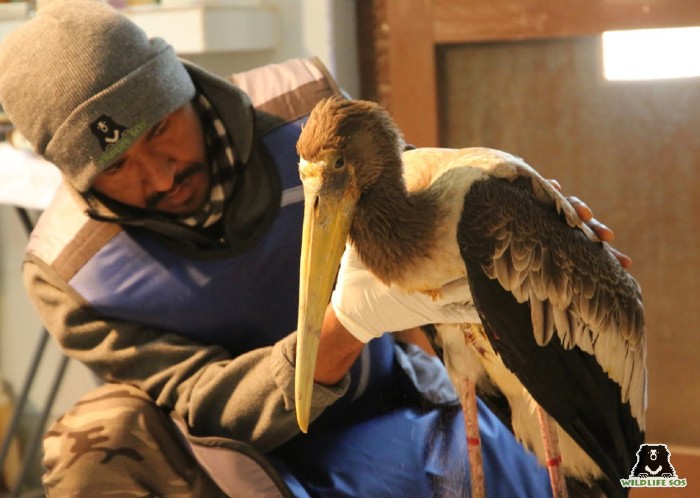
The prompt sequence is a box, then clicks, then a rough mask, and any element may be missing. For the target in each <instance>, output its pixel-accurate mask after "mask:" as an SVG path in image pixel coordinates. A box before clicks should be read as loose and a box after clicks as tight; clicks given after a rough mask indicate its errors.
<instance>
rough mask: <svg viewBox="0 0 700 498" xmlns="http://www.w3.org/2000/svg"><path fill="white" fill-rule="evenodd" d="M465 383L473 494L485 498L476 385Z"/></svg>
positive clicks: (468, 447)
mask: <svg viewBox="0 0 700 498" xmlns="http://www.w3.org/2000/svg"><path fill="white" fill-rule="evenodd" d="M464 385H465V388H464V395H463V396H464V398H463V399H462V400H461V401H462V410H463V411H464V425H465V427H466V431H467V451H468V453H469V467H470V469H471V482H472V494H471V496H472V497H473V498H485V497H486V487H485V486H484V464H483V461H482V459H481V437H480V436H479V420H478V418H477V410H476V386H475V384H474V382H473V381H471V380H465V381H464Z"/></svg>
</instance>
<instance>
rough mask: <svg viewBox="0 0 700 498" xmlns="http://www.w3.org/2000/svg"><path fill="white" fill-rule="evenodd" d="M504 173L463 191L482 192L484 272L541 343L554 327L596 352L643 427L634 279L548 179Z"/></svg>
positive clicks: (641, 348)
mask: <svg viewBox="0 0 700 498" xmlns="http://www.w3.org/2000/svg"><path fill="white" fill-rule="evenodd" d="M509 171H510V173H509V175H503V176H502V178H501V179H497V178H495V177H498V176H499V175H498V174H494V173H497V170H495V171H492V174H491V176H490V177H489V178H487V179H485V180H482V181H479V182H476V183H475V184H474V185H472V187H471V189H470V192H469V194H468V195H469V196H472V195H481V196H484V211H487V212H488V214H486V213H481V215H480V216H479V218H480V222H481V223H482V224H481V226H480V228H479V231H480V232H481V237H483V238H484V240H485V241H486V242H484V243H483V244H482V245H483V247H482V248H481V250H486V251H487V252H488V253H489V254H488V255H487V254H483V253H482V256H481V257H480V258H479V259H480V261H481V262H482V267H483V269H484V271H485V273H486V274H487V275H488V276H489V277H490V278H492V279H497V280H498V282H499V283H500V284H501V285H502V286H503V287H504V288H505V289H506V290H509V291H510V292H512V294H513V295H514V296H515V298H516V299H517V300H518V302H520V303H524V302H528V303H529V305H530V312H531V318H532V323H533V331H534V335H535V339H536V341H537V343H538V344H539V345H545V344H547V343H548V342H549V340H550V339H551V338H552V335H553V334H554V333H555V332H556V333H557V334H558V336H559V338H560V340H561V343H562V345H563V346H564V347H565V348H567V349H570V348H572V347H574V346H576V347H579V348H580V349H582V350H584V351H586V352H588V353H590V354H592V355H595V357H596V360H597V362H598V363H599V364H600V365H601V367H602V368H603V369H604V370H605V371H606V373H607V374H608V375H609V376H610V378H611V379H612V380H614V381H615V382H616V383H617V384H619V385H620V387H621V391H622V397H623V399H622V401H623V402H627V401H629V403H630V406H631V409H632V414H633V416H634V417H635V418H636V419H637V420H638V422H639V423H640V427H641V428H642V429H643V428H644V411H645V404H646V400H645V397H646V367H645V363H646V341H645V333H646V332H645V323H644V312H643V307H642V298H641V291H640V288H639V286H638V284H637V282H636V281H635V280H634V279H633V278H632V277H631V276H630V275H629V274H628V273H627V272H626V271H625V270H624V269H623V268H622V267H621V265H620V264H619V263H618V261H617V260H616V259H615V257H614V256H613V255H612V254H611V253H610V251H608V250H607V249H606V248H605V247H604V244H603V243H601V242H599V241H598V240H597V238H596V237H595V235H593V232H592V231H591V230H590V229H588V227H586V226H585V225H583V224H582V223H581V221H580V219H579V218H578V216H576V213H575V211H574V210H573V208H572V207H571V206H570V205H569V204H568V202H567V201H566V199H565V198H564V197H563V196H562V195H561V194H559V192H558V191H556V190H555V189H554V188H553V187H552V186H551V185H550V184H549V182H547V181H546V180H544V179H543V178H542V177H540V176H539V175H538V174H537V173H536V172H534V170H532V169H531V168H530V167H529V166H527V165H525V164H524V163H523V164H522V165H521V164H518V165H517V166H516V168H515V171H517V174H516V175H513V174H512V173H513V171H514V170H513V169H512V165H511V168H510V169H509ZM477 184H479V185H478V187H477ZM470 200H471V199H470ZM469 215H472V213H470V214H469ZM472 226H473V224H472ZM574 227H576V228H574ZM476 250H477V251H478V250H479V249H476Z"/></svg>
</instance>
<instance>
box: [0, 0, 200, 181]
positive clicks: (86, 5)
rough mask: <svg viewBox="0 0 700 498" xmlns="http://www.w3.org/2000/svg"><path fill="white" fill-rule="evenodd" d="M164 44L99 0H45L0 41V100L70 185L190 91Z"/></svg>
mask: <svg viewBox="0 0 700 498" xmlns="http://www.w3.org/2000/svg"><path fill="white" fill-rule="evenodd" d="M194 93H195V90H194V85H193V83H192V80H191V78H190V76H189V74H188V73H187V71H186V69H185V67H184V66H183V64H182V63H181V62H180V61H179V60H178V58H177V56H176V55H175V52H174V51H173V48H172V47H171V46H170V45H168V44H167V43H166V42H165V41H163V40H162V39H160V38H154V39H151V40H149V39H148V37H147V36H146V34H145V33H144V32H143V31H142V30H141V29H140V28H139V27H138V26H136V25H135V24H134V23H132V22H131V21H130V20H128V19H127V18H126V17H124V16H122V15H121V14H119V13H118V12H117V11H116V10H114V9H113V8H112V7H110V6H109V5H107V4H105V3H104V2H102V1H100V0H48V1H45V2H42V4H41V7H40V8H39V10H38V12H37V14H36V16H35V17H34V18H33V19H32V20H31V21H29V22H27V23H25V24H23V25H22V26H20V27H19V28H17V29H16V30H14V31H13V32H12V33H10V35H9V36H8V37H7V38H6V39H5V40H4V41H3V43H2V44H1V45H0V105H2V107H3V108H4V110H5V112H6V113H7V115H8V116H9V118H10V120H11V121H12V123H13V124H14V125H15V126H16V127H17V129H18V130H19V132H20V133H22V134H23V135H24V136H25V137H26V138H27V139H28V140H29V142H30V143H31V144H32V146H33V147H34V148H35V150H36V151H37V153H39V154H41V155H42V156H44V157H45V158H46V159H48V160H49V161H51V162H53V163H54V164H56V166H58V167H59V168H60V169H61V171H62V172H63V174H64V176H65V177H66V178H67V179H68V181H69V182H70V183H71V184H72V185H73V186H74V187H75V188H76V189H77V190H78V191H80V192H85V191H87V190H88V189H89V188H90V185H91V184H92V182H93V180H94V179H95V177H96V176H97V175H98V174H99V173H101V172H102V171H103V170H104V169H105V168H106V167H107V166H108V165H109V164H110V163H111V162H113V161H114V160H115V159H116V158H117V157H118V156H119V155H121V154H122V153H123V152H124V151H125V150H126V149H128V148H129V146H131V145H132V144H133V143H134V141H136V140H137V139H138V137H139V136H140V135H141V134H142V133H144V132H146V131H148V130H149V129H150V128H151V127H152V126H153V125H154V124H156V123H157V122H158V121H160V120H161V119H163V118H164V117H165V116H167V115H168V114H170V113H171V112H172V111H174V110H176V109H177V108H179V107H181V106H183V105H184V104H185V103H187V102H188V101H189V100H190V99H191V98H192V97H193V96H194Z"/></svg>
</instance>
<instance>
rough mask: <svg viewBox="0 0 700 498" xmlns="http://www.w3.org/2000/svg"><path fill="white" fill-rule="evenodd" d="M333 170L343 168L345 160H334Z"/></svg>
mask: <svg viewBox="0 0 700 498" xmlns="http://www.w3.org/2000/svg"><path fill="white" fill-rule="evenodd" d="M333 166H334V167H335V169H340V168H342V167H343V166H345V158H344V157H343V156H340V157H338V159H336V160H335V164H334V165H333Z"/></svg>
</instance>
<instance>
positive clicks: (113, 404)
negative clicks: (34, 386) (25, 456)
mask: <svg viewBox="0 0 700 498" xmlns="http://www.w3.org/2000/svg"><path fill="white" fill-rule="evenodd" d="M43 464H44V466H45V467H46V473H45V474H44V477H43V484H44V488H45V490H46V494H47V496H48V497H50V498H56V497H67V496H71V497H76V498H88V497H89V498H95V497H103V496H104V497H107V496H109V497H110V498H134V497H161V498H166V497H167V498H194V497H211V498H219V497H221V498H225V497H226V495H225V494H224V493H223V492H222V491H221V490H220V489H219V488H218V487H217V486H216V484H214V482H213V481H212V480H211V478H210V477H209V476H208V474H207V473H206V472H204V470H203V469H202V468H201V467H200V466H199V465H198V464H197V462H196V461H195V459H194V458H193V457H192V455H191V454H190V452H189V451H188V450H187V448H186V447H185V446H184V444H183V443H182V441H181V439H180V435H179V434H177V433H176V430H175V429H174V428H173V424H172V422H171V421H170V419H169V418H168V417H167V415H165V414H164V413H163V412H162V411H161V410H160V409H158V408H157V407H156V405H155V404H154V403H153V402H152V401H151V400H150V398H148V397H147V396H146V395H145V394H144V393H143V392H141V391H140V390H138V389H136V388H133V387H129V386H125V385H115V384H106V385H104V386H102V387H99V388H97V389H95V390H93V391H91V392H89V393H88V394H87V395H85V396H83V397H82V399H81V400H80V401H78V403H76V405H75V406H74V407H73V408H72V409H71V410H70V411H69V412H67V413H66V414H65V415H64V416H63V417H61V418H60V419H59V420H57V421H56V422H55V423H54V424H53V425H52V426H51V427H50V428H49V431H48V432H47V434H46V436H45V437H44V460H43Z"/></svg>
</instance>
